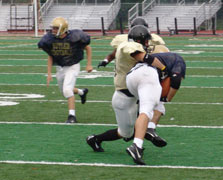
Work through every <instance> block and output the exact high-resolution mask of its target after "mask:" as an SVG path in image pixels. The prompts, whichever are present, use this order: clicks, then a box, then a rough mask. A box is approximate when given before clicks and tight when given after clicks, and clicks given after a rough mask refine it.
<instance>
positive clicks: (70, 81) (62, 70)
mask: <svg viewBox="0 0 223 180" xmlns="http://www.w3.org/2000/svg"><path fill="white" fill-rule="evenodd" d="M56 71H57V73H56V78H57V82H58V86H59V88H60V91H61V92H62V93H63V95H64V97H65V98H69V97H72V96H73V95H74V87H75V84H76V79H77V76H78V74H79V72H80V63H78V64H74V65H72V66H64V67H60V66H57V68H56Z"/></svg>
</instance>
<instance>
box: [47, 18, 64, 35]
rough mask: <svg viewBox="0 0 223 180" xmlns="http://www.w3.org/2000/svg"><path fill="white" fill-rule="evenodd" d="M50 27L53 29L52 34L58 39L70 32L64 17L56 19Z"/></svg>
mask: <svg viewBox="0 0 223 180" xmlns="http://www.w3.org/2000/svg"><path fill="white" fill-rule="evenodd" d="M50 27H51V28H52V33H53V34H54V35H55V36H56V37H61V36H62V35H63V34H64V33H66V32H67V31H68V22H67V20H66V19H64V18H63V17H56V18H54V19H53V21H52V23H51V25H50Z"/></svg>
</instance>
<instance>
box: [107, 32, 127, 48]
mask: <svg viewBox="0 0 223 180" xmlns="http://www.w3.org/2000/svg"><path fill="white" fill-rule="evenodd" d="M124 41H128V34H120V35H117V36H115V37H114V38H113V40H112V42H111V43H110V45H111V46H112V47H113V48H114V49H117V48H118V46H119V44H121V43H122V42H124Z"/></svg>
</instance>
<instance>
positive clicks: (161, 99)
mask: <svg viewBox="0 0 223 180" xmlns="http://www.w3.org/2000/svg"><path fill="white" fill-rule="evenodd" d="M160 101H162V102H168V99H167V97H161V98H160Z"/></svg>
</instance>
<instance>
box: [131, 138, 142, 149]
mask: <svg viewBox="0 0 223 180" xmlns="http://www.w3.org/2000/svg"><path fill="white" fill-rule="evenodd" d="M133 143H135V144H136V146H137V147H139V148H140V149H142V145H143V140H142V139H139V138H134V140H133Z"/></svg>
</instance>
